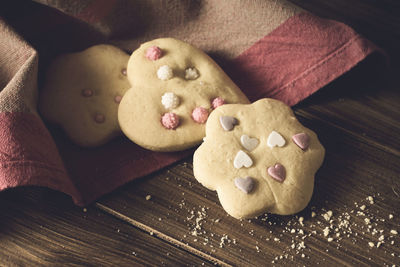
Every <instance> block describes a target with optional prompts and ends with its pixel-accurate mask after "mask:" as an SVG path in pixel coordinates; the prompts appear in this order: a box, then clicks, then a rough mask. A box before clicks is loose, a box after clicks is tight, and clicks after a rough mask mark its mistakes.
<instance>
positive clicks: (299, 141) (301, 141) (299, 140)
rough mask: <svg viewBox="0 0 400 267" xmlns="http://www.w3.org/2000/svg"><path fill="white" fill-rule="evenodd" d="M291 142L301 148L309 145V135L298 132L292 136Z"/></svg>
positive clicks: (304, 148)
mask: <svg viewBox="0 0 400 267" xmlns="http://www.w3.org/2000/svg"><path fill="white" fill-rule="evenodd" d="M292 140H293V142H294V143H295V144H296V145H297V146H298V147H300V148H301V149H303V150H306V149H307V148H308V146H309V145H310V137H309V136H308V134H306V133H298V134H295V135H293V136H292Z"/></svg>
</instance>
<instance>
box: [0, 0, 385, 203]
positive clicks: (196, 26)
mask: <svg viewBox="0 0 400 267" xmlns="http://www.w3.org/2000/svg"><path fill="white" fill-rule="evenodd" d="M39 2H41V1H39ZM139 2H140V1H139ZM221 2H223V3H221ZM46 3H47V1H46ZM63 3H64V1H63V0H57V1H53V5H54V6H53V7H55V8H57V9H58V10H61V11H62V12H63V13H60V12H59V11H55V10H54V9H49V8H48V7H45V6H41V5H39V4H36V3H28V4H27V6H29V7H31V9H30V15H29V16H30V17H29V16H28V17H23V18H22V16H20V19H21V20H23V22H21V21H19V20H17V19H12V16H11V15H12V12H15V11H14V10H11V11H10V12H9V13H7V14H6V15H4V17H5V19H4V18H0V37H1V38H0V52H1V53H0V66H1V69H0V89H1V90H2V91H1V92H0V190H4V189H7V188H12V187H17V186H24V185H37V186H46V187H49V188H52V189H55V190H59V191H62V192H65V193H66V194H69V195H71V197H72V198H73V200H74V202H75V203H76V204H78V205H86V204H88V203H90V202H92V201H94V200H96V199H97V198H99V197H100V196H102V195H104V194H106V193H109V192H111V191H112V190H114V189H115V188H117V187H119V186H121V185H123V184H125V183H127V182H129V181H131V180H133V179H136V178H138V177H143V176H145V175H147V174H150V173H152V172H154V171H156V170H159V169H161V168H163V167H165V166H168V165H170V164H172V163H174V162H176V161H177V160H179V159H182V158H184V157H187V156H189V155H191V154H192V152H193V150H189V151H184V152H179V153H157V152H151V151H148V150H145V149H142V148H140V147H138V146H137V145H135V144H134V143H132V142H130V141H129V140H127V139H126V138H124V137H121V138H117V139H115V140H113V141H112V142H110V143H109V144H106V145H104V146H102V147H99V148H95V149H85V148H80V147H78V146H76V145H74V144H72V143H71V142H70V141H69V140H68V139H67V138H66V137H65V136H64V134H63V133H62V132H61V131H60V130H59V129H58V128H57V127H54V126H51V125H45V124H44V123H43V121H42V120H41V118H40V114H38V113H37V110H36V103H37V99H36V97H37V84H38V82H37V76H38V59H41V58H44V60H43V62H44V64H43V65H41V68H39V77H40V74H41V73H42V72H41V70H43V69H45V67H46V63H47V60H46V51H48V50H51V51H53V52H54V51H57V52H58V53H61V52H65V51H73V50H77V49H76V48H77V47H79V48H82V49H83V48H85V47H84V46H85V45H86V46H87V45H89V44H95V43H98V42H99V41H104V40H106V41H108V42H109V43H112V44H115V45H118V46H120V47H121V48H124V49H126V50H129V51H132V50H134V49H135V48H136V47H137V46H138V44H139V43H141V42H144V41H147V40H151V39H153V38H156V37H161V36H171V37H176V38H179V39H182V40H184V41H188V42H189V43H191V44H193V45H195V46H198V47H199V48H201V49H203V50H205V51H206V52H207V53H209V54H210V55H211V56H212V57H214V58H215V59H216V60H217V62H219V63H221V64H222V66H223V67H224V68H225V70H226V72H227V73H228V75H230V77H231V78H232V79H233V80H234V81H235V82H236V83H237V84H238V85H239V87H240V88H241V89H242V90H243V92H244V93H245V94H246V95H247V96H248V97H249V99H250V100H251V101H254V100H257V99H260V98H263V97H272V98H276V99H280V100H282V101H283V102H285V103H287V104H289V105H295V104H296V103H298V102H299V101H301V100H303V99H304V98H306V97H308V96H309V95H311V94H312V93H314V92H315V91H317V90H318V89H319V88H321V87H323V86H324V85H326V84H328V83H329V82H331V81H333V80H334V79H335V78H337V77H339V76H340V75H342V74H343V73H345V72H347V71H349V70H350V69H351V68H352V67H354V66H355V65H357V63H359V62H360V61H362V60H363V59H365V58H366V57H367V56H368V55H370V54H371V53H372V52H374V51H376V50H377V48H376V47H375V46H374V45H373V44H372V43H371V42H370V41H368V40H366V39H365V38H363V37H362V36H360V35H359V34H357V33H356V32H354V30H352V29H351V28H350V27H348V26H346V25H344V24H342V23H340V22H337V21H332V20H326V19H321V18H318V17H316V16H313V15H311V14H309V13H306V12H304V11H302V10H300V9H298V8H296V7H294V6H292V5H289V4H287V3H286V2H284V1H281V2H279V1H278V2H276V1H272V0H270V1H260V2H258V1H251V2H248V3H241V2H240V3H236V2H235V3H233V2H225V1H200V2H197V1H196V3H197V4H194V2H193V3H190V4H188V3H183V2H181V1H176V2H174V1H167V2H159V3H157V4H156V3H152V4H151V3H150V2H148V3H146V4H143V3H142V4H141V6H140V8H138V6H131V5H129V4H127V2H125V1H117V0H113V1H104V0H99V1H89V0H88V1H69V3H70V6H68V5H63ZM71 3H72V4H71ZM160 3H161V4H160ZM171 3H173V4H172V6H169V5H171ZM198 3H200V4H198ZM132 5H139V4H137V3H135V4H132ZM151 5H153V6H151ZM160 5H161V6H160ZM241 5H242V6H241ZM129 11H131V12H132V13H130V12H129ZM135 12H136V13H135ZM146 12H147V13H146ZM10 14H11V15H10ZM65 14H67V15H65ZM140 14H142V15H141V16H140ZM143 14H145V15H143ZM135 15H137V16H135ZM48 19H51V21H52V23H50V24H49V23H47V22H45V21H46V20H48ZM77 19H78V22H77ZM33 20H34V21H35V23H36V25H30V26H29V27H30V28H29V30H24V29H25V28H24V27H27V26H26V25H27V24H30V22H31V21H33ZM10 21H11V22H12V24H13V25H16V28H18V30H19V31H20V32H22V35H23V36H24V37H21V36H20V35H19V34H18V33H17V31H16V30H15V29H13V28H12V27H11V26H10V25H9V22H10ZM79 21H84V22H85V23H83V22H79ZM88 25H89V26H88ZM35 27H36V28H35ZM69 28H70V29H76V28H78V29H85V31H86V32H88V33H90V34H87V35H86V34H82V33H81V32H77V33H74V32H73V31H72V30H70V31H71V32H68V30H67V33H63V32H62V31H60V29H62V30H66V29H69ZM32 29H35V30H36V31H33V32H32ZM68 34H69V35H68ZM68 36H74V38H73V39H68V38H67V37H68ZM24 38H27V39H28V40H29V41H30V42H31V43H33V45H31V44H28V43H27V42H26V40H24ZM81 46H82V47H81ZM33 47H35V48H36V49H37V50H38V51H39V53H37V52H36V50H35V48H33ZM46 49H47V50H46ZM57 52H55V53H54V54H56V53H57ZM49 54H51V53H49ZM39 87H40V83H39ZM39 90H40V88H39Z"/></svg>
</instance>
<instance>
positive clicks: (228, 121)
mask: <svg viewBox="0 0 400 267" xmlns="http://www.w3.org/2000/svg"><path fill="white" fill-rule="evenodd" d="M219 122H220V123H221V126H222V128H224V130H225V131H232V129H233V127H234V126H235V125H237V124H238V123H239V121H238V120H237V119H236V118H234V117H230V116H221V117H219Z"/></svg>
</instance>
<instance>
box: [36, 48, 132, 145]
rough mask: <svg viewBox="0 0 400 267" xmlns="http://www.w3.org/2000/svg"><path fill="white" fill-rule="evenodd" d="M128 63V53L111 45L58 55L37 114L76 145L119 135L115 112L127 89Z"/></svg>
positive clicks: (102, 142)
mask: <svg viewBox="0 0 400 267" xmlns="http://www.w3.org/2000/svg"><path fill="white" fill-rule="evenodd" d="M128 60H129V55H128V54H126V53H125V52H124V51H122V50H120V49H119V48H117V47H114V46H111V45H96V46H93V47H90V48H88V49H86V50H84V51H82V52H79V53H72V54H66V55H61V56H59V57H58V58H56V59H55V60H54V62H53V63H52V64H51V65H50V67H49V69H48V71H47V73H46V79H45V84H44V87H43V88H42V90H41V91H40V97H39V110H40V112H41V115H42V116H43V117H44V119H46V120H48V121H50V122H53V123H56V124H59V125H60V126H61V127H62V128H63V129H64V131H65V132H66V134H67V135H68V136H69V137H70V138H71V140H72V141H73V142H74V143H76V144H78V145H80V146H85V147H94V146H99V145H102V144H104V143H106V142H107V141H109V140H110V139H112V138H114V137H115V136H118V135H120V134H121V130H120V127H119V124H118V114H117V113H118V105H119V102H120V101H121V98H122V96H123V95H124V93H125V92H126V91H127V90H128V89H129V87H130V84H129V81H128V79H127V75H126V67H127V64H128Z"/></svg>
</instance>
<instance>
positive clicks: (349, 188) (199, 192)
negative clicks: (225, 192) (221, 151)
mask: <svg viewBox="0 0 400 267" xmlns="http://www.w3.org/2000/svg"><path fill="white" fill-rule="evenodd" d="M301 120H302V121H303V123H304V124H305V125H307V126H309V127H311V128H313V129H318V130H317V131H318V134H319V136H321V140H322V143H323V144H324V145H325V146H326V149H327V151H328V153H327V157H326V160H325V163H324V165H323V167H322V169H321V170H320V171H319V173H318V176H317V180H316V188H315V194H314V197H313V199H312V201H311V203H310V205H309V207H308V208H307V209H306V210H305V211H303V212H302V213H300V214H298V215H297V216H286V217H280V216H272V215H270V216H268V218H267V219H266V218H265V217H262V218H259V219H257V220H252V221H251V222H248V221H239V220H235V219H233V218H231V217H229V216H227V215H226V214H225V212H224V211H223V210H222V208H221V207H220V205H219V203H218V199H217V197H216V195H215V193H214V192H210V191H208V190H207V189H205V188H203V187H202V186H201V185H199V184H198V183H197V182H196V181H195V180H194V178H193V173H192V166H191V163H190V159H189V160H187V161H185V162H183V163H181V164H179V165H177V166H175V167H174V168H171V169H169V170H166V171H164V172H161V173H158V174H157V175H154V176H152V177H147V178H145V179H143V180H140V181H137V182H133V183H132V184H130V185H129V186H126V187H124V188H122V189H121V190H118V191H117V192H116V193H114V194H112V195H111V196H110V197H108V198H105V199H103V200H101V201H100V202H99V203H100V204H99V205H100V207H107V209H111V210H113V211H115V212H118V213H119V214H122V215H123V216H126V217H127V218H131V219H132V220H135V221H139V222H141V223H143V224H146V225H147V226H149V227H151V228H152V229H156V230H157V231H160V232H162V233H163V234H164V235H166V236H170V237H172V238H173V239H176V240H180V241H181V242H184V243H188V244H189V245H190V246H191V247H193V248H196V249H198V250H200V251H203V252H205V253H207V254H209V255H212V256H214V257H216V258H218V259H220V260H222V261H224V262H226V263H228V264H232V265H243V266H245V265H254V266H260V265H262V264H263V263H265V262H267V263H272V262H273V261H274V262H279V264H285V265H290V264H294V265H298V264H310V262H311V263H314V264H317V263H320V264H329V265H339V264H340V265H342V264H344V265H349V264H357V265H360V264H362V265H370V264H378V265H383V264H389V265H391V264H395V263H396V262H398V261H399V259H400V258H399V255H400V250H399V248H398V246H397V245H391V244H390V242H391V241H392V240H393V241H394V242H395V243H394V244H397V243H398V242H399V241H400V240H399V238H398V236H393V237H390V239H389V236H390V234H389V231H390V229H392V228H393V229H398V225H399V223H400V220H399V219H400V214H399V210H400V200H399V197H398V196H397V195H396V193H395V191H393V187H394V186H395V185H394V184H393V183H394V180H395V179H398V173H399V172H400V165H399V160H398V157H395V156H393V155H391V154H390V153H387V152H385V151H380V150H377V149H376V148H375V147H373V146H371V145H369V144H367V143H362V142H359V141H358V140H357V139H356V138H354V136H353V135H349V134H347V133H346V132H342V131H341V130H340V129H335V128H333V127H331V125H330V124H325V123H324V122H322V121H321V122H320V121H317V120H313V119H312V118H311V119H309V118H306V117H303V118H301ZM382 158H384V159H385V161H384V162H382V161H381V159H382ZM396 190H398V187H397V189H396ZM146 195H151V196H152V198H151V199H150V200H146ZM368 196H371V197H373V199H374V204H370V203H369V201H368V200H367V197H368ZM356 202H357V204H355V203H356ZM362 205H366V208H365V209H364V211H363V210H362V209H361V208H360V207H361V206H362ZM149 210H151V212H146V211H149ZM328 210H331V211H332V212H333V214H334V215H333V216H332V219H333V220H334V221H333V222H331V223H330V222H327V221H325V220H324V219H323V218H322V217H321V215H322V214H324V213H326V211H328ZM311 211H315V212H316V214H317V216H316V217H315V218H312V217H311ZM357 212H359V213H357ZM361 212H363V213H364V214H365V215H361ZM347 213H348V214H347ZM390 213H391V214H393V216H394V218H393V219H391V220H390V219H388V218H389V214H390ZM299 216H303V217H304V222H303V223H304V226H302V225H300V223H299V220H298V218H299ZM345 217H348V218H347V219H344V218H345ZM365 218H369V219H370V220H371V223H369V224H366V223H365V221H364V220H365ZM383 220H384V221H383ZM196 221H197V222H199V223H197V224H196ZM216 221H218V222H216ZM346 221H347V222H346ZM341 223H342V224H346V223H349V224H350V225H351V227H350V228H351V234H349V233H348V231H350V230H349V229H344V228H343V229H340V230H338V231H339V235H340V236H339V237H336V232H334V234H335V235H334V237H333V238H334V239H333V241H332V242H328V239H327V238H328V237H325V236H323V229H324V228H325V227H327V226H328V227H331V225H332V227H333V230H331V231H335V229H336V228H339V225H340V224H341ZM196 225H199V226H198V228H197V229H196ZM368 225H371V229H369V228H368ZM291 229H295V232H294V233H291ZM368 229H369V231H368ZM373 229H376V230H375V231H378V232H377V233H374V234H372V233H373V232H374V230H373ZM300 230H302V231H303V233H304V234H300V233H299V232H301V231H300ZM381 230H383V232H382V233H380V232H379V231H381ZM313 231H316V233H313ZM194 234H195V235H194ZM347 234H349V236H347ZM382 234H383V235H384V236H385V245H381V246H380V247H379V248H376V247H374V248H370V247H369V245H368V242H374V246H375V244H377V242H378V239H379V237H380V236H381V235H382ZM225 235H227V239H226V240H223V239H224V238H223V237H224V236H225ZM303 237H304V239H302V238H303ZM275 238H277V239H279V240H277V241H274V239H275ZM386 238H388V239H386ZM228 240H230V243H229V241H228ZM234 240H235V241H234ZM221 241H223V242H222V243H221ZM302 241H304V244H305V248H300V249H299V246H300V247H301V242H302ZM221 244H222V246H221ZM292 244H295V245H294V246H295V248H294V249H293V248H292V247H291V246H292ZM257 247H258V249H257ZM326 249H328V251H326ZM366 252H368V253H366ZM369 253H374V258H371V257H370V254H369ZM392 253H394V255H395V256H390V255H391V254H392ZM302 254H304V258H303V257H302V256H301V255H302ZM281 256H282V257H283V259H279V258H280V257H281ZM275 257H278V260H276V259H275ZM285 257H287V259H286V258H285Z"/></svg>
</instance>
